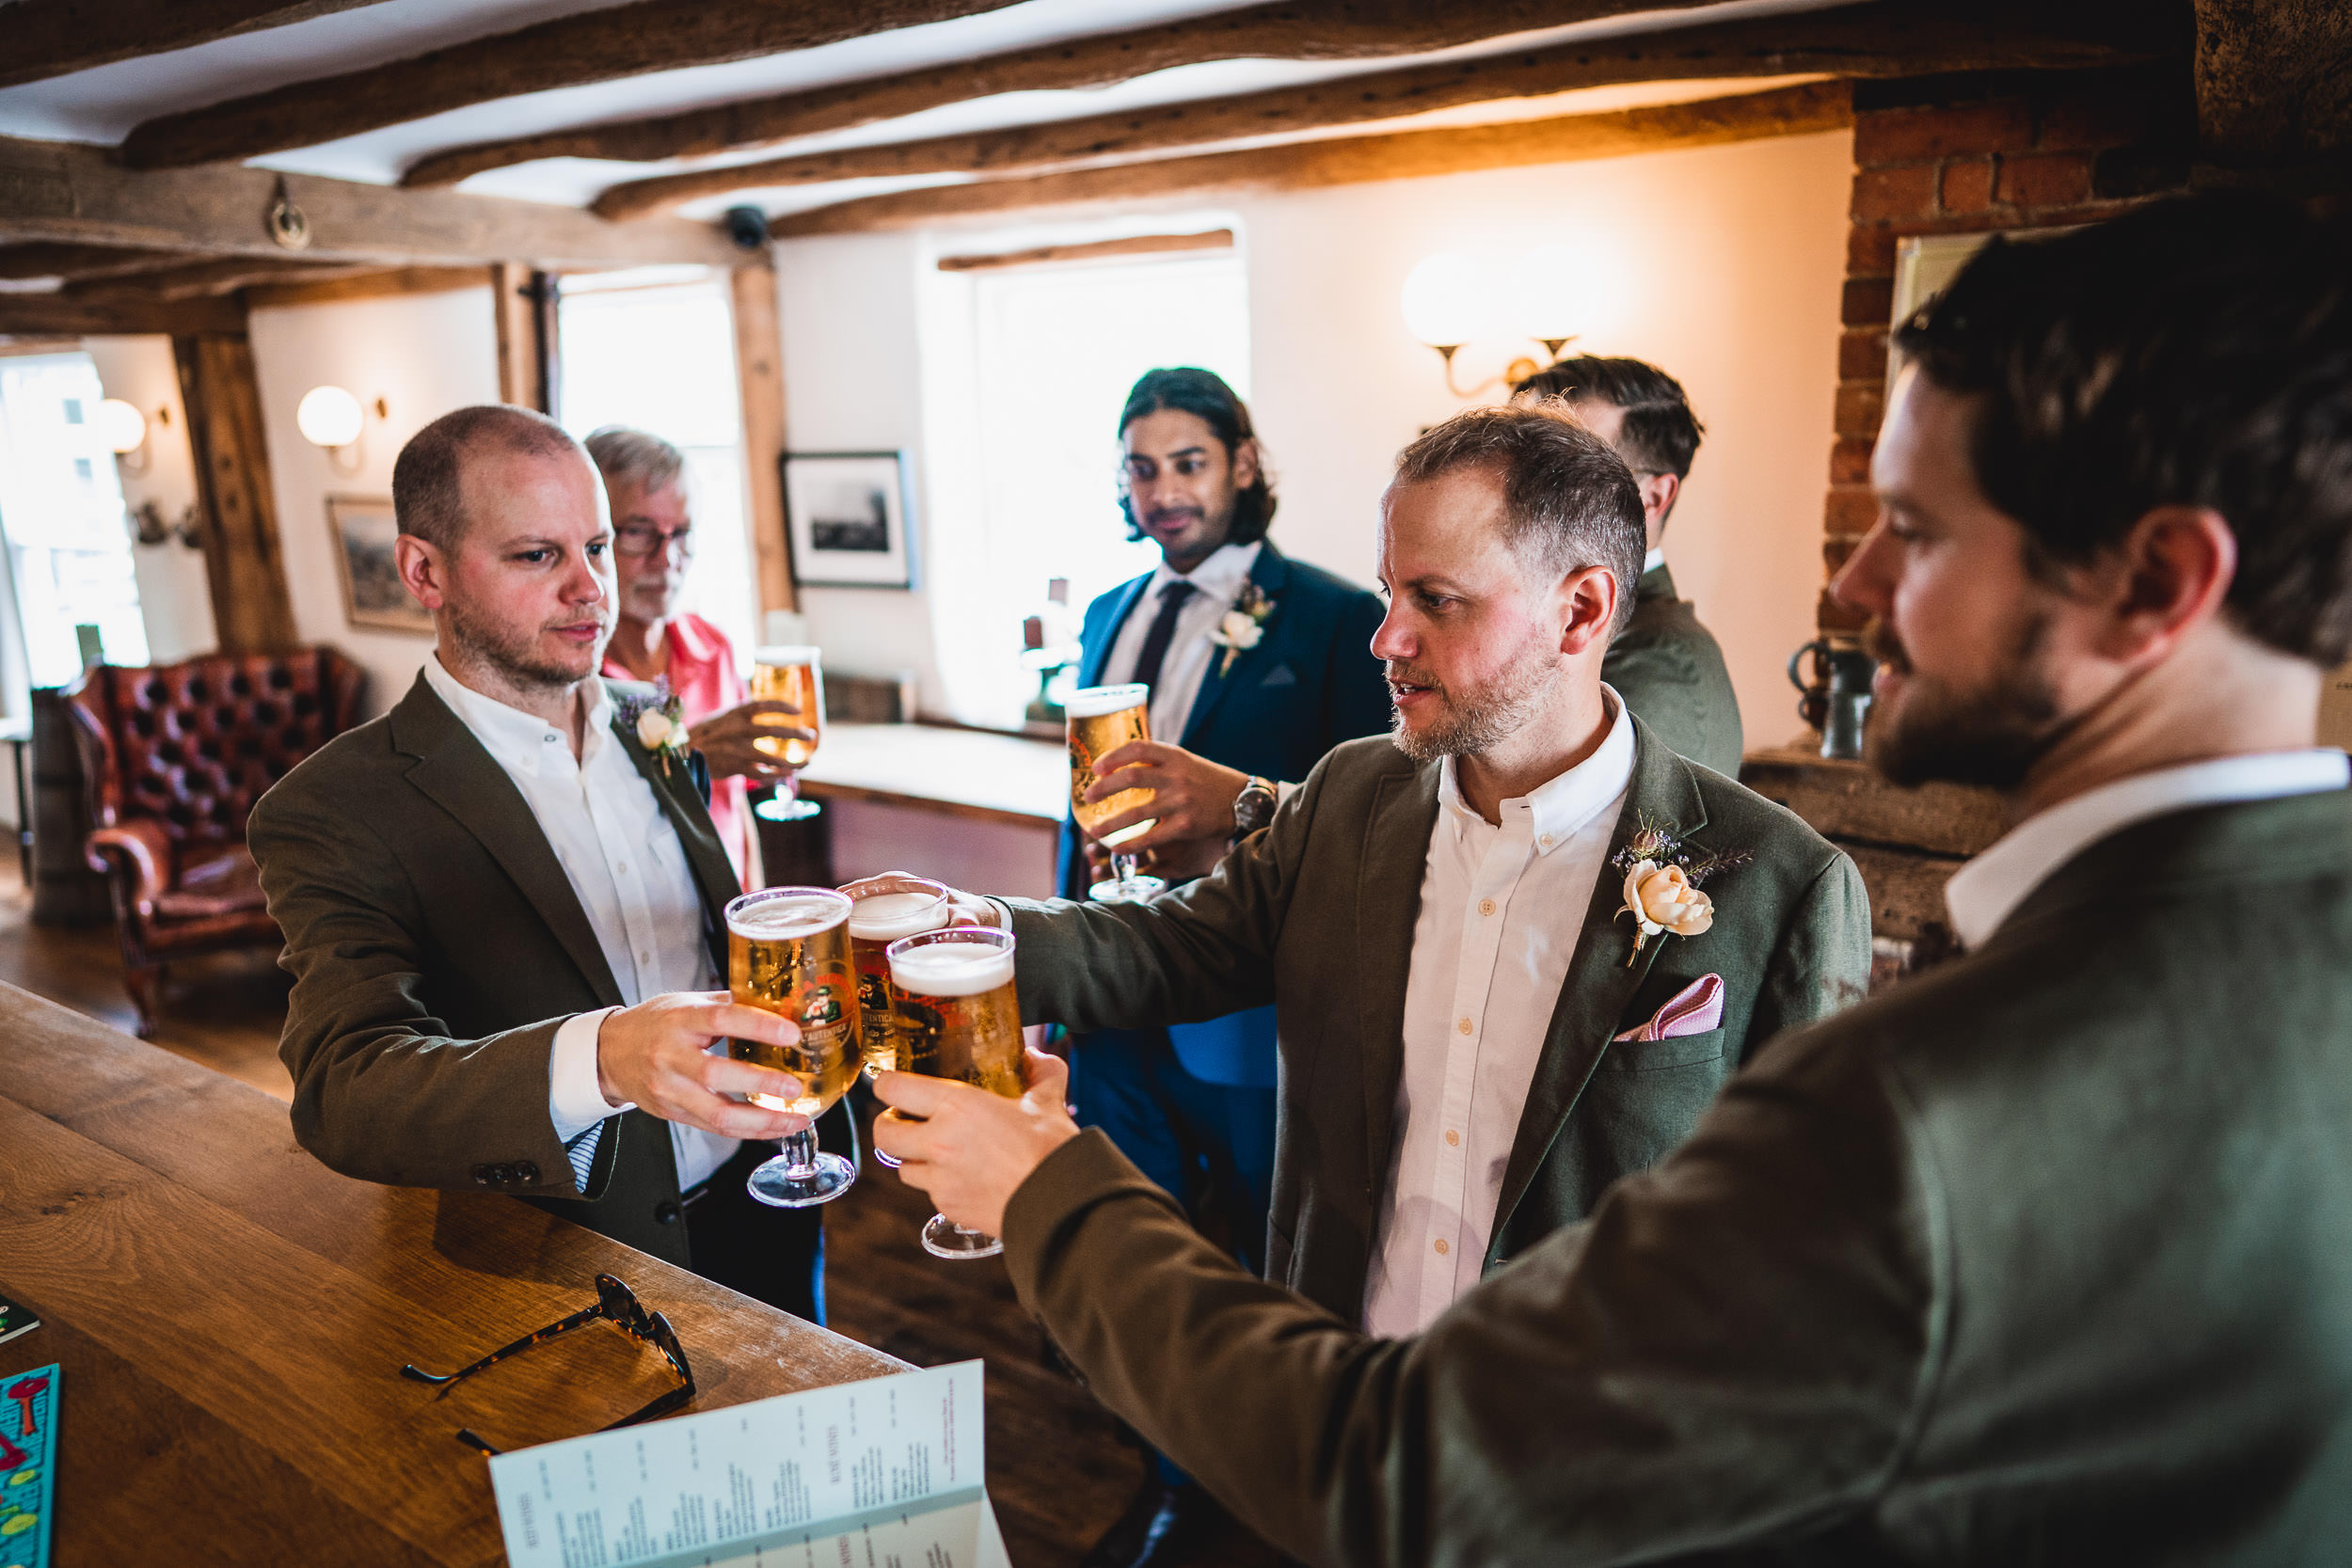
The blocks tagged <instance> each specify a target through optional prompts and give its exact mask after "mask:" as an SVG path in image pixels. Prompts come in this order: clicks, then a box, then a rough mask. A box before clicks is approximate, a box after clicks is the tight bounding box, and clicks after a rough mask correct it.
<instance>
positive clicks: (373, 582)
mask: <svg viewBox="0 0 2352 1568" xmlns="http://www.w3.org/2000/svg"><path fill="white" fill-rule="evenodd" d="M326 526H327V531H329V532H331V533H332V534H333V535H334V536H335V571H336V575H337V576H339V577H340V578H342V584H343V618H344V619H345V620H347V621H349V622H350V623H351V624H352V625H353V626H368V627H373V628H374V629H376V630H379V631H417V632H422V633H424V634H425V635H426V636H427V637H430V636H432V635H433V617H432V616H431V615H430V614H428V613H427V612H426V610H425V608H424V606H422V605H421V604H419V603H418V602H417V601H416V600H415V599H413V598H411V597H409V595H408V590H407V589H405V588H404V587H402V586H401V581H400V569H399V568H398V567H397V566H396V565H394V564H393V562H392V541H393V540H394V539H396V538H398V537H399V536H400V525H399V524H398V523H397V522H395V521H394V520H393V517H392V503H391V501H390V499H389V498H383V497H376V496H329V497H327V498H326Z"/></svg>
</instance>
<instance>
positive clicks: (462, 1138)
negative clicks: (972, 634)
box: [247, 405, 823, 1321]
mask: <svg viewBox="0 0 2352 1568" xmlns="http://www.w3.org/2000/svg"><path fill="white" fill-rule="evenodd" d="M392 504H393V507H394V509H395V510H396V512H397V514H398V515H399V519H400V538H399V541H398V554H399V563H400V572H401V579H402V581H403V582H405V584H406V585H407V587H408V589H409V591H410V592H411V593H412V594H415V595H416V597H417V599H418V601H419V602H420V603H421V604H422V605H423V606H424V607H425V608H426V609H427V610H431V611H432V612H433V620H434V629H435V633H436V641H437V645H436V648H435V650H434V652H433V654H432V655H430V656H429V657H428V658H427V661H426V664H425V669H424V672H423V673H422V674H421V675H420V676H419V677H418V679H417V683H416V685H415V686H414V687H412V688H410V689H409V692H408V695H407V696H405V697H404V698H403V699H402V700H401V702H400V704H399V705H397V706H396V707H394V708H393V709H392V711H391V712H389V713H388V714H386V715H385V716H384V717H382V718H380V719H377V720H375V721H372V722H370V723H366V724H362V725H360V726H359V727H358V729H356V730H353V731H351V732H349V733H348V734H345V735H343V736H339V737H338V738H337V739H335V740H334V741H333V742H331V743H330V744H328V745H327V746H326V747H323V748H322V749H321V750H320V751H319V752H316V753H315V754H314V755H312V756H311V757H310V758H309V759H308V760H307V761H305V762H304V763H303V764H302V766H301V767H299V768H295V769H294V771H293V772H291V773H289V774H287V775H286V777H285V778H284V779H282V780H280V781H279V782H278V785H277V787H276V788H274V789H272V790H271V791H270V792H269V793H268V794H267V795H265V796H263V797H262V800H260V802H259V803H258V804H256V805H255V806H254V808H253V816H252V820H251V823H250V825H249V827H248V830H247V832H248V835H249V838H250V841H251V843H252V846H253V855H254V859H255V860H257V861H258V862H260V863H261V870H262V890H263V891H264V892H265V893H266V894H267V895H268V897H269V910H270V913H271V915H272V916H273V917H274V918H275V919H276V920H277V921H278V925H279V926H281V927H284V929H285V933H286V950H285V954H284V956H283V957H282V958H280V960H279V961H280V962H281V963H282V964H283V965H284V966H285V967H286V969H287V970H289V971H290V972H291V973H292V974H294V995H293V998H292V1000H291V1001H290V1003H289V1004H288V1008H287V1016H286V1029H285V1036H284V1038H283V1040H282V1041H281V1042H280V1044H279V1047H278V1053H279V1054H280V1055H282V1056H283V1057H284V1058H285V1060H286V1066H287V1069H289V1070H290V1071H291V1072H292V1073H293V1075H294V1135H295V1137H296V1138H298V1139H299V1140H300V1141H301V1143H302V1146H303V1147H304V1148H307V1149H309V1150H310V1152H311V1153H313V1154H315V1155H317V1156H318V1157H319V1159H320V1160H321V1161H322V1162H323V1163H324V1164H327V1165H328V1166H331V1167H332V1168H334V1169H336V1170H339V1171H341V1172H342V1173H343V1174H344V1175H346V1176H353V1177H358V1178H359V1179H360V1180H368V1181H386V1182H393V1183H397V1184H399V1185H402V1186H412V1187H458V1188H469V1189H476V1190H486V1191H490V1192H501V1193H511V1194H514V1195H516V1196H520V1197H524V1198H527V1199H530V1200H532V1201H534V1202H540V1203H542V1204H543V1206H545V1207H547V1208H548V1209H550V1210H551V1211H553V1212H556V1213H559V1214H562V1215H563V1216H564V1218H566V1219H569V1220H573V1221H576V1222H578V1223H579V1224H581V1225H585V1226H587V1227H589V1228H591V1229H593V1230H597V1231H600V1232H602V1233H603V1234H605V1235H608V1236H611V1237H612V1238H613V1239H615V1240H616V1241H621V1242H625V1243H628V1244H629V1245H630V1246H633V1247H636V1248H637V1249H638V1250H640V1251H641V1252H649V1253H652V1254H653V1255H654V1256H656V1257H658V1258H661V1259H665V1260H667V1261H669V1262H673V1263H676V1264H679V1265H680V1266H682V1267H688V1268H691V1269H693V1270H694V1271H695V1272H696V1273H698V1274H701V1275H706V1276H707V1277H708V1278H711V1279H715V1280H717V1281H718V1282H719V1283H721V1284H723V1285H726V1286H728V1287H730V1288H732V1289H735V1290H739V1291H743V1292H744V1293H745V1294H747V1295H753V1296H756V1297H758V1298H760V1299H761V1300H763V1301H767V1302H770V1303H771V1304H772V1305H774V1306H777V1307H783V1308H785V1309H786V1310H787V1311H790V1312H796V1313H798V1314H800V1315H801V1316H803V1317H805V1318H809V1319H812V1320H816V1321H821V1314H822V1306H821V1301H822V1298H821V1294H820V1286H819V1279H820V1271H821V1268H822V1250H821V1247H822V1237H823V1231H822V1228H821V1226H820V1224H819V1222H818V1214H819V1213H821V1211H819V1210H784V1211H777V1210H771V1209H764V1208H762V1207H760V1206H759V1205H757V1204H755V1203H754V1202H753V1201H752V1199H751V1198H750V1196H748V1195H746V1193H745V1192H744V1190H743V1182H744V1179H745V1177H746V1175H747V1174H748V1172H749V1170H750V1168H751V1166H752V1165H754V1164H756V1163H757V1162H758V1161H759V1160H760V1159H762V1158H764V1157H765V1156H766V1155H767V1154H768V1153H770V1152H771V1150H770V1149H769V1148H766V1147H764V1146H763V1145H761V1144H759V1143H757V1142H745V1141H743V1140H759V1139H772V1138H775V1137H777V1136H778V1135H780V1134H781V1133H784V1132H789V1131H791V1130H792V1126H793V1118H792V1117H787V1116H786V1115H783V1114H779V1113H776V1112H772V1111H767V1110H763V1109H761V1108H759V1107H758V1106H755V1105H748V1104H744V1103H742V1102H741V1101H738V1100H735V1099H731V1098H729V1097H730V1096H733V1095H740V1094H744V1093H747V1092H749V1091H751V1090H752V1089H754V1088H755V1087H767V1086H769V1085H771V1084H772V1082H773V1081H774V1080H775V1078H776V1077H777V1075H776V1074H775V1073H773V1072H771V1071H770V1070H768V1069H764V1068H757V1067H754V1066H752V1065H751V1064H750V1063H747V1062H735V1061H730V1060H728V1059H727V1057H726V1056H725V1054H724V1051H723V1042H724V1040H725V1038H726V1037H728V1036H730V1035H732V1036H739V1037H745V1038H751V1039H768V1040H773V1041H775V1042H776V1043H778V1044H788V1043H790V1042H791V1041H792V1040H793V1039H796V1038H797V1037H798V1031H797V1030H796V1028H795V1027H794V1025H793V1024H791V1023H790V1022H787V1021H785V1020H782V1019H779V1018H776V1017H775V1016H774V1015H772V1014H770V1013H766V1012H762V1011H759V1010H758V1009H755V1008H751V1007H740V1006H733V1005H732V1004H731V1003H730V1002H729V1000H728V997H727V994H726V990H725V986H726V946H727V939H726V931H725V928H724V925H723V920H722V917H721V911H723V909H724V908H725V906H726V903H727V901H728V900H729V899H731V898H733V897H734V896H735V895H736V892H737V882H736V879H735V870H734V867H733V866H731V865H730V864H729V863H728V862H727V857H726V854H725V851H724V850H723V848H722V847H720V843H719V839H718V835H717V833H716V831H715V830H714V829H713V828H712V826H711V822H710V814H709V812H708V811H707V809H706V808H705V805H704V802H703V799H702V797H701V795H700V793H699V792H698V790H697V788H696V785H695V783H694V782H693V780H692V779H691V777H690V774H689V768H688V767H687V766H686V765H685V764H684V763H683V762H681V761H679V760H677V759H670V758H659V759H658V758H656V757H655V756H654V755H652V754H651V753H649V752H647V751H646V750H645V748H644V746H643V745H642V744H640V742H639V738H638V736H637V733H636V729H635V726H634V725H633V723H632V722H630V720H629V716H628V713H627V711H626V709H625V708H624V707H623V706H622V705H621V703H620V701H619V699H620V698H623V697H626V696H627V695H628V693H629V692H630V691H632V690H633V691H639V692H649V691H650V689H649V688H630V687H625V686H622V685H620V684H619V683H607V682H606V681H604V680H602V679H600V678H599V677H598V675H597V673H596V671H597V666H598V664H599V662H600V660H601V659H602V657H603V654H604V646H605V641H606V640H607V639H608V638H609V637H610V636H611V635H612V623H613V614H614V602H615V600H614V593H613V578H612V561H611V552H612V529H611V527H610V525H609V523H608V521H607V514H606V505H605V494H604V486H603V483H602V482H601V481H600V480H599V479H598V478H597V475H596V468H595V467H594V466H593V465H592V464H591V463H590V462H589V460H588V454H587V453H586V452H585V451H582V450H581V449H580V444H579V443H578V442H576V441H574V440H573V439H572V438H571V437H570V436H567V435H565V434H564V431H563V429H562V427H560V426H558V425H557V424H556V423H555V422H554V421H552V420H548V419H546V418H544V417H542V416H540V415H538V414H534V413H532V412H530V411H528V410H525V409H520V408H514V407H508V406H503V405H491V406H484V407H476V408H461V409H459V410H457V411H456V412H455V413H453V414H447V415H444V416H443V417H442V418H440V419H438V420H435V421H434V422H433V423H431V424H429V425H427V426H425V428H424V429H423V430H421V431H420V432H418V433H417V435H416V436H415V437H414V438H412V439H411V440H410V441H409V443H408V445H407V446H406V447H405V448H404V449H402V451H401V454H400V459H399V462H398V463H397V464H396V465H395V466H394V467H393V469H392ZM776 733H782V732H781V731H779V732H776ZM714 1049H715V1050H717V1051H718V1053H717V1054H711V1052H712V1051H713V1050H714Z"/></svg>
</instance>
